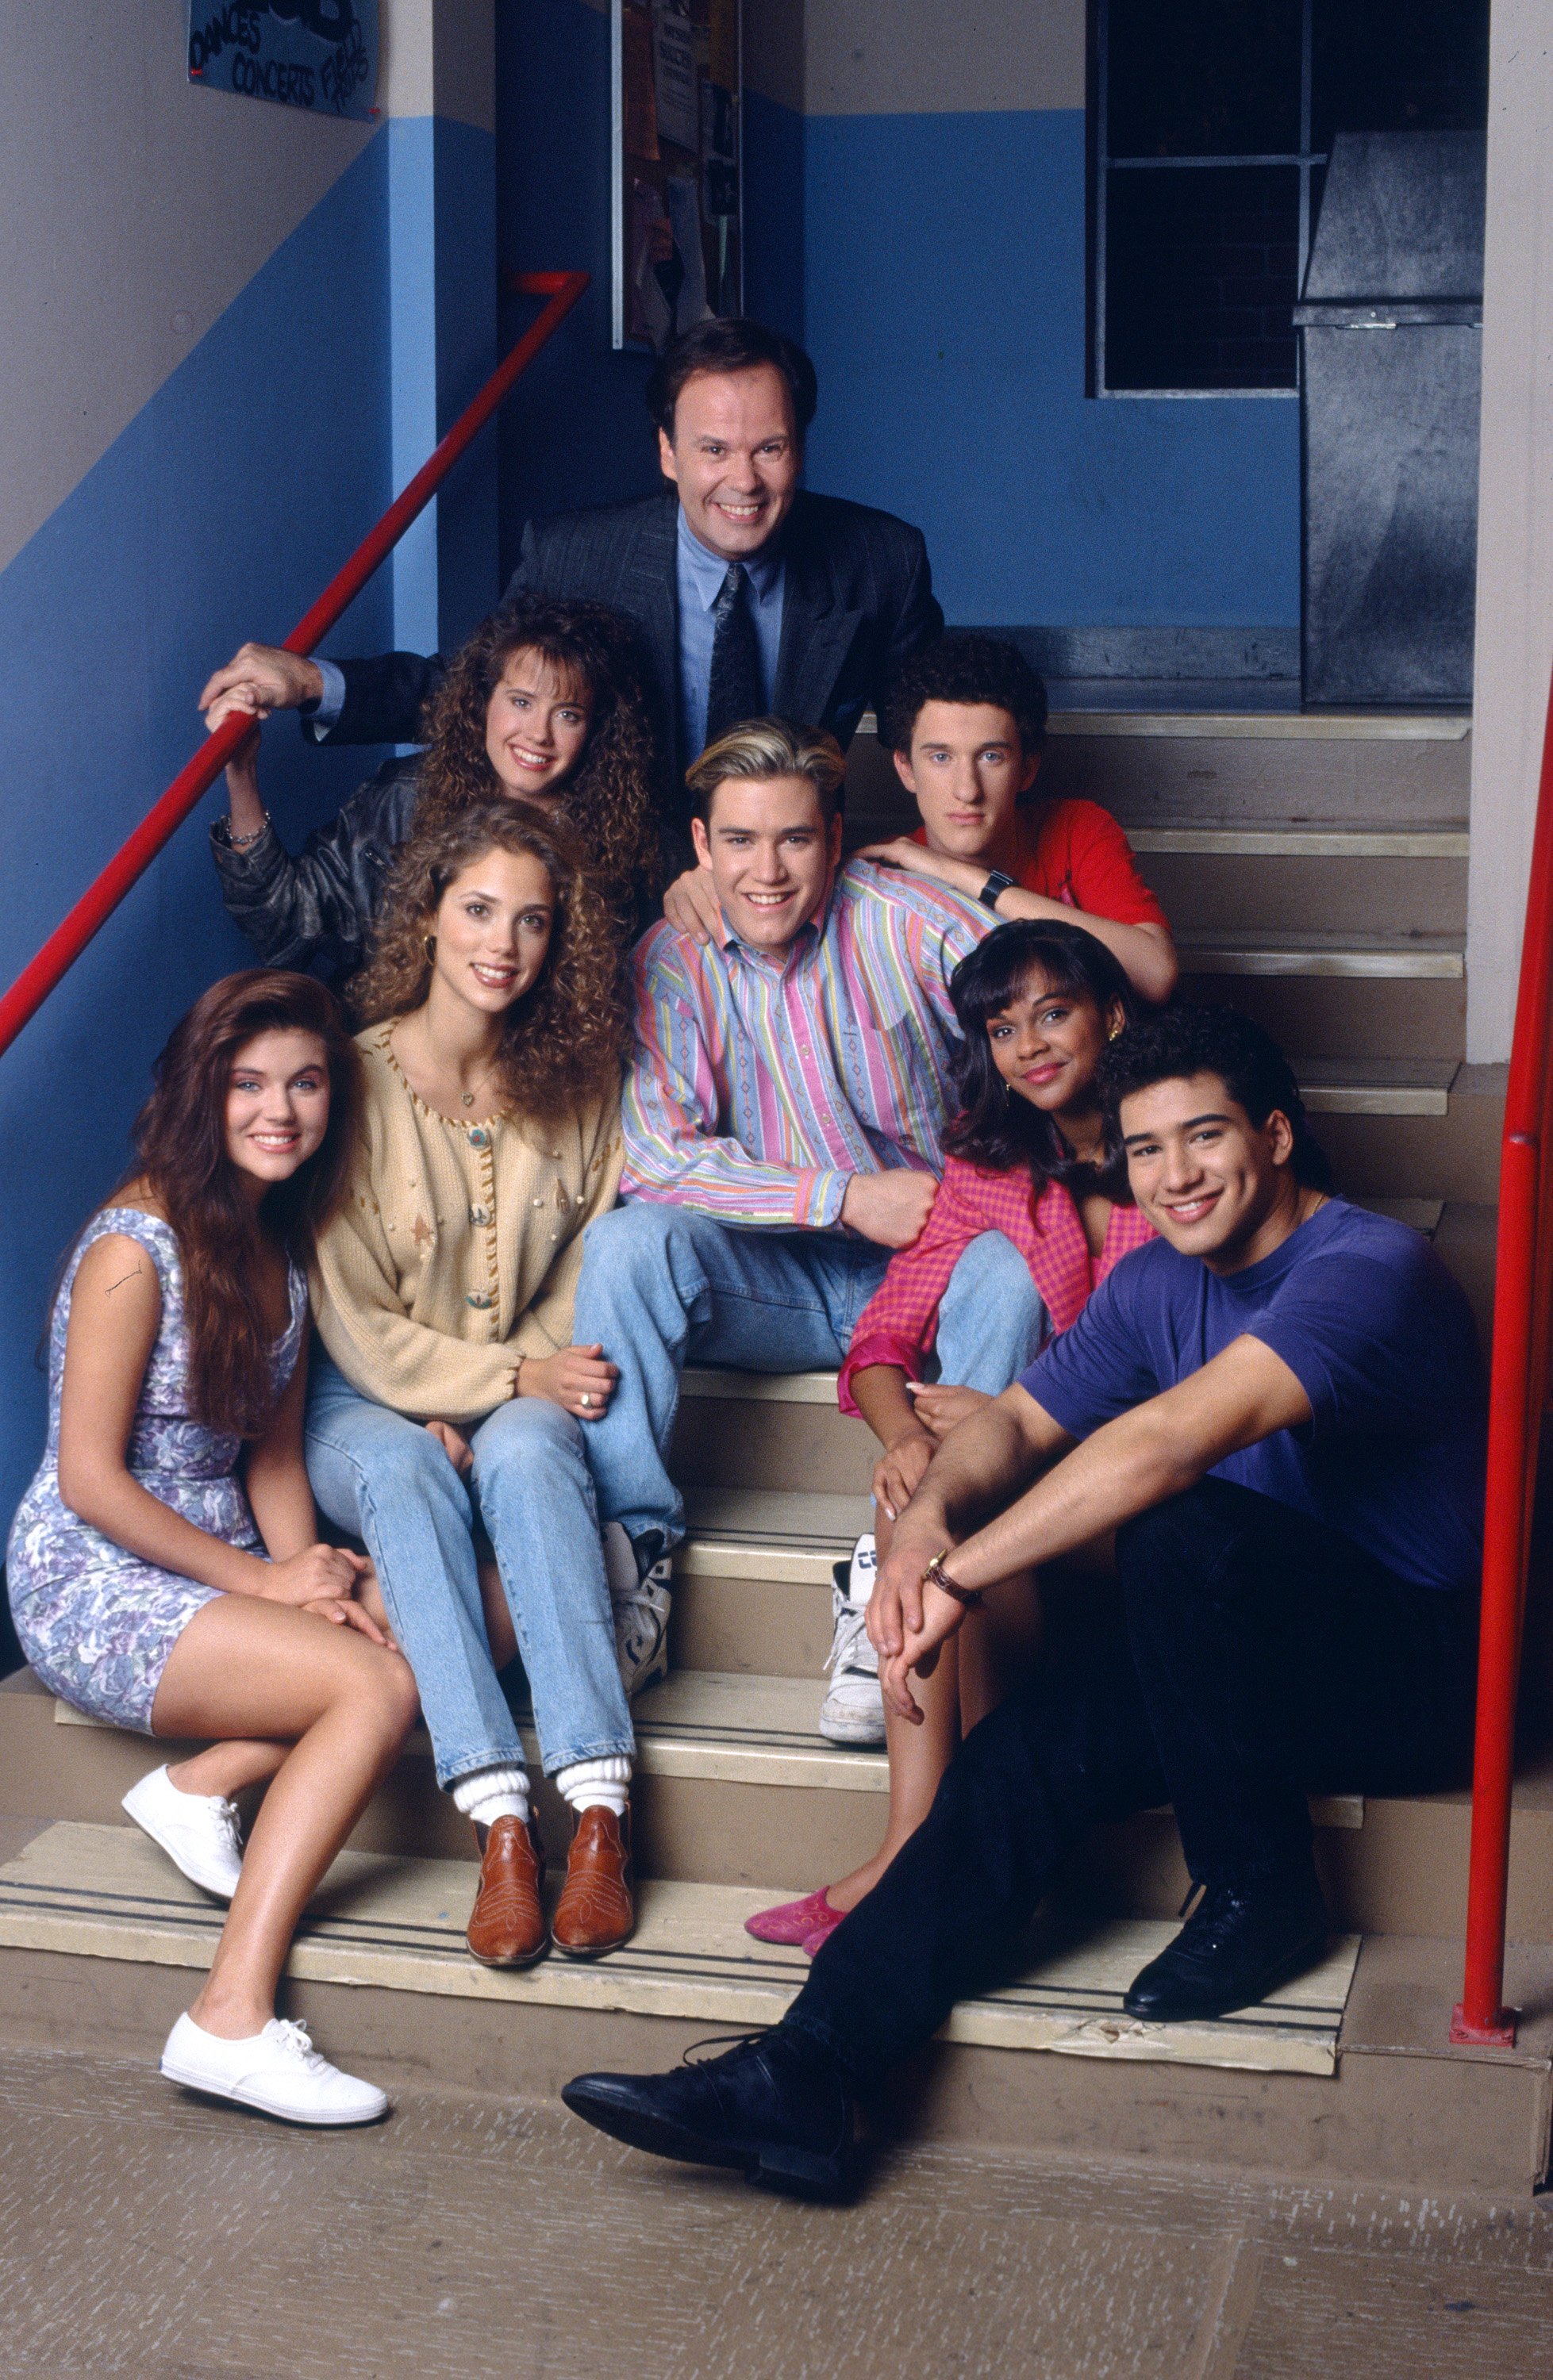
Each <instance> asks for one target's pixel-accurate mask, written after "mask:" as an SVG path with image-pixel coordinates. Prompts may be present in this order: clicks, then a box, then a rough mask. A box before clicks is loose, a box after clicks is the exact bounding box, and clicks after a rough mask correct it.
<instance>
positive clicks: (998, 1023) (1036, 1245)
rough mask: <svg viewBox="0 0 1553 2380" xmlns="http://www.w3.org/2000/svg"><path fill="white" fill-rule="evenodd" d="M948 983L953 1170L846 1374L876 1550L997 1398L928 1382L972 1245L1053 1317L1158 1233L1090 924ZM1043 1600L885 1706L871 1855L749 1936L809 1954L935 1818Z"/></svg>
mask: <svg viewBox="0 0 1553 2380" xmlns="http://www.w3.org/2000/svg"><path fill="white" fill-rule="evenodd" d="M949 996H950V998H951V999H952V1001H953V1002H954V1008H955V1014H956V1016H957V1018H958V1019H959V1022H960V1030H961V1032H962V1033H963V1035H964V1037H965V1038H964V1041H963V1043H962V1044H961V1046H960V1050H959V1051H958V1053H957V1055H956V1057H955V1060H954V1087H955V1091H956V1093H957V1096H958V1099H959V1102H960V1113H959V1115H958V1116H957V1118H956V1119H955V1121H954V1123H951V1124H950V1126H949V1128H948V1131H947V1132H946V1133H945V1135H944V1146H945V1148H946V1151H947V1152H948V1159H947V1162H946V1164H945V1168H944V1178H943V1181H942V1183H941V1184H940V1185H939V1190H938V1195H937V1197H936V1198H935V1201H934V1205H933V1210H932V1212H931V1214H930V1215H929V1217H928V1220H927V1222H926V1224H925V1225H924V1227H923V1232H922V1234H921V1236H920V1237H919V1238H918V1239H917V1240H916V1241H915V1242H914V1244H913V1245H911V1247H909V1248H905V1249H902V1251H901V1252H900V1254H899V1255H898V1256H896V1257H893V1258H892V1259H891V1262H890V1267H889V1269H888V1271H887V1273H886V1275H885V1277H884V1280H883V1281H881V1282H880V1284H879V1287H878V1289H877V1290H876V1291H875V1292H874V1296H873V1297H872V1298H871V1299H870V1301H869V1303H868V1305H866V1306H864V1308H863V1310H862V1314H861V1315H860V1316H859V1318H858V1323H857V1329H856V1330H855V1331H854V1332H853V1334H852V1343H851V1346H850V1349H849V1351H848V1355H847V1361H846V1364H845V1365H844V1366H843V1368H842V1371H841V1376H840V1382H839V1394H840V1403H841V1410H842V1411H843V1413H852V1414H861V1415H862V1418H863V1419H864V1420H865V1421H866V1422H867V1423H868V1425H869V1427H870V1428H871V1429H872V1430H873V1431H874V1436H875V1437H876V1438H877V1439H879V1442H880V1444H881V1445H882V1446H883V1448H884V1450H885V1451H884V1453H883V1455H882V1456H881V1457H880V1459H879V1462H878V1463H877V1465H876V1466H875V1469H874V1503H875V1507H876V1521H875V1533H876V1536H877V1546H878V1555H879V1557H880V1558H881V1559H882V1558H883V1556H884V1554H885V1553H886V1551H887V1548H888V1545H889V1532H890V1529H891V1526H892V1524H893V1523H894V1522H895V1520H896V1518H897V1516H898V1515H899V1512H901V1511H902V1510H903V1509H904V1507H905V1505H906V1503H907V1502H908V1500H910V1498H911V1495H912V1494H913V1492H914V1490H915V1488H916V1486H917V1483H918V1481H919V1480H920V1479H921V1477H922V1475H923V1472H924V1471H925V1470H926V1468H927V1465H928V1462H929V1460H930V1458H931V1456H932V1455H933V1453H934V1451H935V1448H936V1446H937V1444H938V1441H939V1439H942V1438H943V1437H945V1436H946V1435H947V1434H948V1431H949V1430H951V1429H952V1428H953V1427H955V1425H956V1423H957V1422H960V1421H963V1420H964V1418H965V1416H966V1415H967V1414H969V1413H970V1412H971V1411H972V1409H973V1408H974V1407H975V1406H976V1405H978V1404H983V1403H986V1402H987V1400H986V1399H985V1397H984V1396H983V1395H982V1394H981V1392H980V1391H979V1390H974V1389H963V1388H957V1387H954V1386H953V1385H952V1384H950V1383H948V1382H944V1383H941V1384H939V1385H936V1386H928V1385H926V1384H925V1383H924V1379H923V1375H924V1373H925V1372H926V1371H927V1369H928V1364H929V1358H930V1356H931V1354H932V1350H933V1343H934V1339H935V1333H936V1330H937V1323H938V1303H939V1300H940V1298H941V1297H942V1296H943V1293H944V1291H945V1288H946V1287H947V1285H948V1279H949V1275H950V1274H951V1273H952V1271H953V1270H954V1268H955V1265H956V1263H957V1261H958V1259H959V1258H960V1257H961V1256H963V1255H964V1253H965V1250H966V1249H967V1247H968V1246H969V1245H970V1244H971V1242H972V1240H973V1239H976V1238H978V1237H979V1236H980V1234H981V1233H984V1232H1001V1233H1004V1235H1005V1236H1006V1237H1007V1238H1009V1239H1010V1240H1011V1241H1012V1242H1013V1244H1014V1245H1015V1246H1016V1247H1017V1248H1018V1249H1019V1251H1020V1253H1021V1256H1022V1257H1024V1259H1025V1262H1026V1263H1027V1264H1028V1265H1029V1267H1030V1270H1031V1273H1032V1275H1033V1278H1034V1281H1035V1283H1036V1286H1037V1288H1038V1289H1039V1290H1040V1293H1041V1296H1042V1298H1043V1300H1044V1302H1045V1304H1046V1312H1047V1315H1048V1317H1049V1318H1050V1324H1051V1329H1052V1330H1054V1331H1057V1330H1066V1329H1067V1328H1068V1326H1069V1324H1070V1322H1071V1321H1072V1320H1073V1319H1074V1318H1075V1317H1076V1316H1077V1314H1078V1313H1079V1311H1080V1309H1081V1307H1082V1305H1083V1303H1084V1301H1085V1299H1086V1298H1087V1297H1088V1295H1089V1293H1090V1292H1091V1290H1092V1289H1094V1287H1095V1285H1096V1283H1097V1282H1099V1281H1103V1280H1104V1279H1105V1277H1106V1275H1107V1273H1108V1272H1109V1271H1110V1269H1111V1268H1112V1266H1113V1265H1115V1264H1117V1263H1119V1261H1120V1259H1121V1258H1122V1257H1124V1256H1126V1255H1127V1254H1128V1253H1129V1251H1130V1250H1131V1249H1133V1248H1136V1247H1141V1246H1142V1245H1143V1242H1144V1241H1145V1240H1148V1239H1152V1238H1153V1236H1154V1233H1153V1229H1152V1226H1151V1225H1149V1224H1148V1223H1146V1222H1145V1221H1144V1220H1143V1217H1142V1215H1141V1214H1140V1213H1139V1212H1138V1210H1137V1208H1135V1207H1134V1206H1133V1205H1132V1204H1131V1200H1130V1199H1129V1198H1128V1196H1127V1189H1126V1173H1125V1169H1124V1168H1123V1166H1122V1165H1121V1163H1120V1161H1119V1159H1118V1158H1116V1157H1114V1156H1113V1157H1112V1158H1111V1159H1110V1160H1107V1155H1106V1151H1105V1148H1104V1146H1103V1141H1104V1129H1103V1124H1102V1119H1101V1115H1100V1110H1099V1106H1098V1103H1097V1101H1096V1099H1095V1098H1094V1070H1095V1067H1096V1065H1097V1064H1098V1062H1099V1058H1100V1052H1101V1051H1102V1050H1103V1049H1104V1048H1105V1046H1106V1043H1107V1040H1111V1039H1114V1038H1115V1037H1116V1035H1117V1034H1119V1032H1120V1031H1121V1029H1122V1027H1123V1026H1125V1025H1127V1024H1128V1023H1130V1022H1131V1019H1132V1017H1133V1016H1134V1015H1135V1014H1137V995H1136V994H1135V993H1134V991H1133V990H1132V988H1131V984H1130V983H1129V981H1128V978H1127V976H1126V974H1125V973H1124V971H1123V969H1122V967H1121V965H1120V963H1119V961H1118V960H1117V959H1115V958H1114V957H1113V956H1112V954H1111V953H1110V952H1109V951H1108V950H1107V948H1106V946H1105V944H1104V943H1103V942H1100V941H1096V939H1095V938H1094V935H1093V934H1089V933H1086V932H1085V931H1084V930H1083V929H1082V927H1079V926H1069V925H1063V924H1058V923H1057V922H1055V921H1054V922H1051V923H1046V922H1045V921H1040V922H1036V921H1026V922H1021V923H1016V924H1010V925H1007V926H1002V927H1000V928H999V929H997V932H996V933H993V934H990V935H989V936H988V937H987V940H986V941H984V942H983V943H982V944H981V945H980V946H979V948H978V949H976V950H975V951H973V952H972V953H971V955H970V957H969V958H966V959H963V960H962V961H961V962H960V965H959V966H958V967H957V968H956V969H955V973H954V977H953V978H952V980H951V982H950V986H949ZM864 1542H866V1541H864ZM1038 1612H1039V1605H1038V1602H1037V1600H1036V1598H1035V1597H1033V1595H1032V1594H1031V1593H1030V1592H1029V1585H1028V1582H1023V1581H1018V1580H1010V1581H1008V1582H1006V1584H1005V1585H1003V1586H1001V1587H999V1588H998V1589H997V1591H996V1592H995V1593H994V1594H992V1595H991V1596H989V1597H988V1603H987V1609H986V1612H985V1614H984V1616H983V1617H982V1618H981V1619H980V1620H979V1621H973V1622H972V1624H971V1625H970V1626H968V1627H966V1628H964V1629H962V1630H961V1631H960V1634H959V1636H958V1637H956V1638H955V1639H954V1640H953V1642H952V1643H951V1644H950V1645H949V1646H948V1648H947V1649H946V1652H945V1654H944V1656H943V1658H941V1659H940V1661H939V1663H938V1666H937V1669H936V1670H935V1672H934V1674H933V1675H932V1677H931V1678H929V1679H927V1680H925V1681H919V1682H918V1685H917V1695H918V1700H919V1703H920V1706H921V1709H922V1721H921V1723H920V1725H917V1726H915V1727H913V1726H910V1725H908V1724H906V1723H905V1722H903V1721H901V1720H899V1719H898V1718H895V1717H894V1716H893V1715H892V1714H888V1713H887V1715H886V1717H887V1728H886V1741H887V1745H888V1748H889V1764H890V1798H889V1822H888V1825H887V1828H886V1832H885V1840H884V1841H883V1843H882V1844H881V1845H880V1847H879V1850H878V1852H876V1854H875V1855H874V1858H873V1859H871V1860H869V1861H867V1862H866V1863H865V1864H864V1865H863V1866H862V1867H860V1868H857V1869H854V1871H853V1873H852V1874H851V1875H850V1876H844V1877H843V1878H842V1879H841V1881H840V1882H839V1883H838V1884H832V1885H828V1886H825V1887H823V1888H821V1889H820V1890H819V1891H818V1892H812V1893H809V1894H807V1895H806V1896H805V1897H804V1899H803V1900H796V1901H790V1902H787V1903H785V1904H784V1905H783V1906H782V1907H780V1908H778V1909H770V1910H764V1911H763V1912H761V1913H760V1914H759V1915H757V1916H754V1917H752V1918H751V1919H750V1920H749V1921H748V1924H749V1931H750V1932H751V1933H752V1934H753V1935H755V1936H757V1937H758V1938H759V1939H761V1940H763V1941H768V1942H771V1941H775V1942H789V1943H790V1942H797V1943H801V1945H802V1947H803V1949H806V1950H807V1951H809V1952H810V1953H811V1955H812V1954H813V1952H814V1951H815V1950H817V1949H818V1948H819V1946H820V1944H821V1943H822V1942H823V1941H824V1940H825V1937H826V1935H828V1934H829V1933H831V1932H832V1931H833V1930H834V1928H835V1927H836V1926H837V1925H839V1924H840V1922H841V1920H842V1918H843V1917H844V1916H845V1915H846V1913H847V1912H848V1911H849V1910H850V1909H853V1908H855V1907H856V1905H857V1903H858V1902H859V1901H860V1900H862V1897H863V1895H864V1893H866V1892H868V1891H869V1890H870V1889H871V1888H872V1887H873V1886H874V1884H875V1883H876V1882H877V1881H878V1879H879V1877H880V1876H882V1875H883V1874H884V1872H885V1870H886V1868H887V1866H888V1865H889V1864H890V1862H891V1860H893V1859H894V1857H895V1855H896V1853H897V1852H898V1851H899V1849H900V1847H901V1845H902V1844H903V1843H904V1842H905V1841H906V1840H907V1838H908V1837H909V1836H910V1835H911V1834H914V1833H915V1831H916V1829H917V1828H918V1827H919V1826H920V1825H921V1824H922V1821H923V1818H924V1817H925V1816H926V1815H927V1813H928V1809H929V1807H930V1805H931V1803H932V1801H933V1797H934V1795H935V1792H936V1791H937V1790H938V1780H939V1779H940V1778H941V1777H942V1776H943V1773H944V1771H945V1769H946V1767H948V1763H949V1760H950V1759H951V1757H952V1756H953V1755H954V1753H955V1751H956V1749H957V1748H958V1746H959V1743H960V1737H961V1735H962V1734H964V1733H966V1732H968V1731H969V1730H970V1729H971V1728H972V1727H974V1725H975V1724H976V1722H977V1720H978V1719H980V1718H984V1716H985V1714H986V1713H987V1712H988V1711H989V1710H990V1709H991V1708H992V1707H993V1706H994V1704H995V1703H997V1702H998V1701H999V1700H1001V1698H1002V1696H1003V1694H1005V1693H1006V1692H1007V1690H1008V1687H1009V1684H1010V1683H1011V1682H1013V1679H1014V1677H1015V1676H1016V1675H1017V1673H1018V1670H1019V1669H1020V1667H1021V1665H1022V1664H1024V1663H1027V1662H1028V1661H1029V1660H1030V1658H1032V1656H1033V1652H1034V1649H1035V1631H1036V1630H1038V1617H1037V1619H1036V1621H1035V1623H1034V1628H1033V1624H1032V1615H1033V1614H1035V1615H1038Z"/></svg>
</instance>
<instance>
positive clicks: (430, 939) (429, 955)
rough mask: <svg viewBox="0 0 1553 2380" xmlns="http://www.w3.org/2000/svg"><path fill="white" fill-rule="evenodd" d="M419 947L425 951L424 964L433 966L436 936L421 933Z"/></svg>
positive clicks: (434, 962) (434, 963)
mask: <svg viewBox="0 0 1553 2380" xmlns="http://www.w3.org/2000/svg"><path fill="white" fill-rule="evenodd" d="M421 947H422V950H423V951H424V952H425V953H426V965H428V966H435V965H436V936H435V935H434V934H422V937H421Z"/></svg>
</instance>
